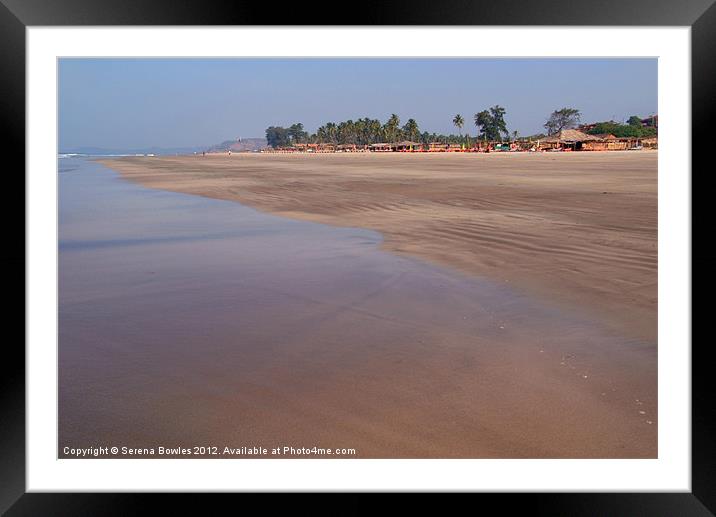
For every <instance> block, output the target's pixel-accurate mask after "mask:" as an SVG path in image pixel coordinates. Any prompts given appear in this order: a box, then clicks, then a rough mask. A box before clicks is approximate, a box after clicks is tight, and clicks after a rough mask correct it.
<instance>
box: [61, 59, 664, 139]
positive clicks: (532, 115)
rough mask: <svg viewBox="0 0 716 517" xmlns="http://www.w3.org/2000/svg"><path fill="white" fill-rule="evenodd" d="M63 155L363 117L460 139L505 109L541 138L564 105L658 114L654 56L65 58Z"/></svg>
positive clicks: (595, 116) (511, 123) (595, 115)
mask: <svg viewBox="0 0 716 517" xmlns="http://www.w3.org/2000/svg"><path fill="white" fill-rule="evenodd" d="M58 95H59V131H60V134H59V144H60V149H61V150H62V149H67V148H72V147H80V146H95V147H105V148H114V149H122V148H125V149H128V148H141V147H151V146H158V147H185V146H186V147H188V146H203V145H210V144H214V143H218V142H221V141H224V140H229V139H235V138H238V137H244V138H247V137H260V136H264V131H265V129H266V128H267V127H268V126H271V125H282V126H289V125H291V124H292V123H294V122H302V123H303V124H304V126H305V127H306V129H307V130H308V131H311V132H313V131H315V130H316V128H317V127H318V126H319V125H321V124H323V123H325V122H328V121H333V122H339V121H341V120H347V119H353V120H355V119H358V118H362V117H365V116H368V117H371V118H378V119H380V120H382V121H385V120H386V119H387V118H388V117H389V116H390V114H391V113H396V114H398V116H399V117H400V118H401V123H404V122H405V121H406V120H407V119H408V118H411V117H412V118H415V119H416V120H417V122H418V124H419V127H420V129H421V131H424V130H427V131H429V132H436V133H451V132H456V129H455V128H454V127H453V126H452V119H453V117H454V116H455V114H456V113H460V114H462V115H463V117H464V118H465V119H466V124H465V130H466V131H467V132H468V133H470V134H473V135H474V134H475V126H474V124H473V123H472V119H473V115H474V114H475V113H477V112H478V111H481V110H483V109H486V108H488V107H490V106H493V105H495V104H499V105H501V106H503V107H504V108H505V109H506V110H507V115H506V117H505V118H506V121H507V125H508V129H509V130H510V131H514V130H517V131H519V133H520V134H521V135H529V134H534V133H537V132H540V131H542V130H543V128H542V124H544V122H545V120H546V119H547V117H548V116H549V114H550V113H551V112H552V111H553V110H555V109H559V108H562V107H573V108H577V109H579V110H581V112H582V120H583V121H584V122H592V121H599V120H608V119H615V120H620V121H621V120H625V119H627V118H628V117H629V116H630V115H640V116H647V115H650V114H653V113H656V111H657V60H656V59H542V58H539V59H452V58H438V59H393V58H390V59H380V58H373V59H205V58H202V59H74V58H73V59H61V60H60V63H59V92H58Z"/></svg>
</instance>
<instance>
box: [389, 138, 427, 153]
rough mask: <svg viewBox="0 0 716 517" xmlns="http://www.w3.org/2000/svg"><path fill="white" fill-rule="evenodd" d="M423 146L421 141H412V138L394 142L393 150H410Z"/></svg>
mask: <svg viewBox="0 0 716 517" xmlns="http://www.w3.org/2000/svg"><path fill="white" fill-rule="evenodd" d="M422 147H423V146H422V144H421V143H419V142H412V141H410V140H403V141H402V142H397V143H395V144H393V150H394V151H400V152H408V151H417V150H419V149H421V148H422Z"/></svg>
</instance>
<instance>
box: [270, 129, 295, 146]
mask: <svg viewBox="0 0 716 517" xmlns="http://www.w3.org/2000/svg"><path fill="white" fill-rule="evenodd" d="M266 142H268V145H270V146H271V147H273V148H274V149H275V148H277V147H288V146H289V145H291V138H290V136H289V134H288V130H287V129H286V128H283V127H280V126H271V127H269V128H267V129H266Z"/></svg>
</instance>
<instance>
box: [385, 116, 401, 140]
mask: <svg viewBox="0 0 716 517" xmlns="http://www.w3.org/2000/svg"><path fill="white" fill-rule="evenodd" d="M399 125H400V118H399V117H398V115H396V114H395V113H393V114H392V115H391V116H390V118H389V119H388V122H386V123H385V135H386V136H387V137H388V140H389V141H390V142H394V141H395V136H396V133H397V130H398V126H399Z"/></svg>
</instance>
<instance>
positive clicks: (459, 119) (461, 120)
mask: <svg viewBox="0 0 716 517" xmlns="http://www.w3.org/2000/svg"><path fill="white" fill-rule="evenodd" d="M452 123H453V125H454V126H455V127H456V128H457V130H458V132H459V133H460V136H461V137H462V126H464V125H465V119H464V118H462V115H460V114H459V113H458V114H457V115H455V118H454V119H452Z"/></svg>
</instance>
